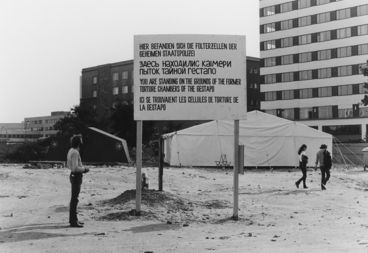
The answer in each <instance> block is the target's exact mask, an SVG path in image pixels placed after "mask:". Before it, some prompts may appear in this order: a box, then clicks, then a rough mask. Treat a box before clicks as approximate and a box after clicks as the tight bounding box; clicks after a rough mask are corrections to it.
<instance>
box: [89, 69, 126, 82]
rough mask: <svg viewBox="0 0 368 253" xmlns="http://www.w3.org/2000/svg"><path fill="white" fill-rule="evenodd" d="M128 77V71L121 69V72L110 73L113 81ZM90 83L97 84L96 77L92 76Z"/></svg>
mask: <svg viewBox="0 0 368 253" xmlns="http://www.w3.org/2000/svg"><path fill="white" fill-rule="evenodd" d="M128 78H129V71H123V72H121V73H120V72H113V73H112V80H113V81H119V80H127V79H128ZM92 83H93V84H97V83H98V77H97V76H93V77H92Z"/></svg>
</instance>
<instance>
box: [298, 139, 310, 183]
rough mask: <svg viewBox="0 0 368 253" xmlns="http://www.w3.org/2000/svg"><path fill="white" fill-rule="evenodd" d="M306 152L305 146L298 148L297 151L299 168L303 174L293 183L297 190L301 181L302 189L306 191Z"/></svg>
mask: <svg viewBox="0 0 368 253" xmlns="http://www.w3.org/2000/svg"><path fill="white" fill-rule="evenodd" d="M306 151H307V145H305V144H303V145H301V146H300V148H299V150H298V155H299V168H300V170H301V171H302V173H303V176H302V177H301V178H300V179H299V180H298V181H296V182H295V185H296V187H297V188H299V184H300V183H301V182H302V181H303V188H304V189H308V187H307V184H306V182H305V181H306V180H307V163H308V156H307V154H306Z"/></svg>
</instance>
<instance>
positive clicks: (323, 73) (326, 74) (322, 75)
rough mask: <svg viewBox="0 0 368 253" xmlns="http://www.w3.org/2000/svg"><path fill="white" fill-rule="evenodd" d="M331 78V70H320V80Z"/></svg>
mask: <svg viewBox="0 0 368 253" xmlns="http://www.w3.org/2000/svg"><path fill="white" fill-rule="evenodd" d="M330 77H331V68H324V69H319V70H318V78H320V79H322V78H330Z"/></svg>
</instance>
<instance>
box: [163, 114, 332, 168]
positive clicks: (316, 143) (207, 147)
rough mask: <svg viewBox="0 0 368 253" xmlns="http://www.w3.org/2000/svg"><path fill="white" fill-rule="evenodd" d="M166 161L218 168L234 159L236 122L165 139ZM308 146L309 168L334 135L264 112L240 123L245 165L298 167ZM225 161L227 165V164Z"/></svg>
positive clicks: (195, 128) (212, 123)
mask: <svg viewBox="0 0 368 253" xmlns="http://www.w3.org/2000/svg"><path fill="white" fill-rule="evenodd" d="M163 138H164V146H165V148H164V152H165V162H167V163H169V164H170V165H171V166H216V164H217V165H218V164H219V161H223V160H225V159H226V161H227V163H228V164H230V166H232V165H233V160H234V155H233V153H234V152H233V151H234V121H229V120H220V121H210V122H207V123H204V124H201V125H197V126H193V127H190V128H187V129H183V130H181V131H177V132H173V133H169V134H166V135H164V136H163ZM302 144H306V145H307V147H308V148H307V155H308V157H309V163H308V165H309V166H314V164H315V157H316V153H317V151H318V150H319V147H320V146H321V144H326V145H327V146H328V150H329V151H330V153H331V154H332V152H331V149H332V135H330V134H327V133H324V132H321V131H318V130H316V129H313V128H310V127H308V126H306V125H303V124H301V123H297V122H294V121H290V120H286V119H282V118H279V117H276V116H273V115H270V114H267V113H263V112H260V111H252V112H249V113H247V119H246V120H240V123H239V145H244V165H245V166H251V167H258V166H260V167H263V166H267V167H268V166H292V167H294V166H298V164H299V162H298V155H297V151H298V148H299V147H300V146H301V145H302ZM226 161H225V162H226Z"/></svg>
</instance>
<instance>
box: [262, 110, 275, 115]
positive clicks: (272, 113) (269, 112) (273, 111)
mask: <svg viewBox="0 0 368 253" xmlns="http://www.w3.org/2000/svg"><path fill="white" fill-rule="evenodd" d="M265 113H268V114H271V115H275V116H276V114H277V113H276V109H273V110H265Z"/></svg>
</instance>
